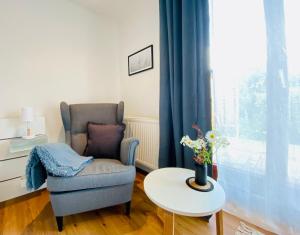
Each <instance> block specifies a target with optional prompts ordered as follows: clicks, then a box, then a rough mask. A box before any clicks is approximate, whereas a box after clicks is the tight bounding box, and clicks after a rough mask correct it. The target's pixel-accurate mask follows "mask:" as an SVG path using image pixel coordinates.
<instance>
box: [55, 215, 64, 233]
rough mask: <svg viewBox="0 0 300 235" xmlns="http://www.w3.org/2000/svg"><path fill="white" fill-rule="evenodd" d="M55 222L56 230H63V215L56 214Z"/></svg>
mask: <svg viewBox="0 0 300 235" xmlns="http://www.w3.org/2000/svg"><path fill="white" fill-rule="evenodd" d="M56 223H57V228H58V231H59V232H61V231H62V230H63V225H64V217H62V216H56Z"/></svg>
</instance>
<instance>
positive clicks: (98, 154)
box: [84, 122, 125, 158]
mask: <svg viewBox="0 0 300 235" xmlns="http://www.w3.org/2000/svg"><path fill="white" fill-rule="evenodd" d="M124 130H125V125H124V124H122V125H114V124H99V123H92V122H89V123H88V126H87V145H86V148H85V151H84V155H85V156H93V157H95V158H118V157H119V156H120V145H121V141H122V139H123V138H124Z"/></svg>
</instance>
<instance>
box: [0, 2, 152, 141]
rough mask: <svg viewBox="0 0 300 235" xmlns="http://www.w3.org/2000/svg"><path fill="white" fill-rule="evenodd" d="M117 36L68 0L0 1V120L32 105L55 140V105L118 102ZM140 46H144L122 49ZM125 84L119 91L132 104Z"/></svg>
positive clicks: (99, 19)
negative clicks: (43, 117) (44, 120)
mask: <svg viewBox="0 0 300 235" xmlns="http://www.w3.org/2000/svg"><path fill="white" fill-rule="evenodd" d="M144 27H147V26H144ZM144 29H145V31H146V28H144ZM117 38H118V32H117V27H116V24H115V23H114V21H112V20H111V19H106V18H103V17H101V16H99V15H96V14H94V13H93V12H92V11H89V10H87V9H85V8H82V7H80V6H79V5H77V4H75V3H72V2H69V1H68V0H26V1H22V0H1V2H0V102H1V103H0V118H1V117H16V116H18V112H19V110H20V109H21V107H22V106H33V107H34V108H35V109H36V111H37V114H38V115H44V116H45V117H46V128H47V132H48V135H49V138H50V140H51V141H56V140H57V139H62V137H63V136H62V134H61V133H62V131H61V130H62V124H61V120H60V114H59V103H60V101H62V100H64V101H67V102H69V103H77V102H115V101H118V100H119V94H120V90H119V89H120V88H119V75H120V74H119V63H118V62H119V61H118V55H119V51H118V50H117ZM129 39H130V38H127V39H126V40H129ZM147 43H151V40H150V39H149V42H147ZM147 43H146V44H147ZM140 46H144V43H137V44H136V45H134V46H133V45H129V46H128V50H135V49H138V48H139V47H140ZM156 50H157V48H156ZM123 53H125V54H126V52H125V51H124V52H123ZM125 59H126V58H125ZM156 62H157V61H156ZM156 65H157V64H156ZM151 73H152V75H150V76H152V77H154V71H152V72H151ZM149 74H150V73H149ZM125 79H126V78H125ZM147 79H149V80H151V78H150V77H149V78H146V80H147ZM147 83H148V84H149V85H152V83H153V82H152V81H148V82H147ZM128 85H129V84H128ZM128 85H125V87H126V89H125V91H124V93H125V94H126V101H128V102H132V100H133V98H132V97H130V96H129V97H127V94H128V87H129V86H128ZM152 86H153V85H152ZM131 106H132V108H131V109H132V110H134V108H135V107H136V105H127V108H128V107H131Z"/></svg>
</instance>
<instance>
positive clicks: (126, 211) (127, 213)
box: [125, 201, 131, 216]
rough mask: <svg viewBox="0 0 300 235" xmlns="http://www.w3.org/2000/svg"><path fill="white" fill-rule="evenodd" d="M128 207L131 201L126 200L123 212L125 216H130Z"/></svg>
mask: <svg viewBox="0 0 300 235" xmlns="http://www.w3.org/2000/svg"><path fill="white" fill-rule="evenodd" d="M130 208H131V201H129V202H126V204H125V213H126V215H127V216H130Z"/></svg>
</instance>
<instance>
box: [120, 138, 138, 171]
mask: <svg viewBox="0 0 300 235" xmlns="http://www.w3.org/2000/svg"><path fill="white" fill-rule="evenodd" d="M139 143H140V142H139V140H138V139H136V138H126V139H123V140H122V142H121V152H120V159H121V162H122V163H123V164H124V165H133V166H134V164H135V150H136V147H137V146H138V145H139Z"/></svg>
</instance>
